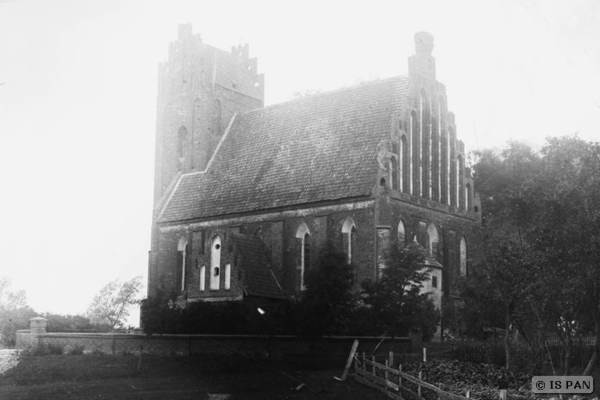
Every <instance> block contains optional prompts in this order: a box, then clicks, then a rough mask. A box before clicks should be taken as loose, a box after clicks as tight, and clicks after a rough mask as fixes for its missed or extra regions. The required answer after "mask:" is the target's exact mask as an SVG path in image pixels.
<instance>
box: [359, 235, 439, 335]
mask: <svg viewBox="0 0 600 400" xmlns="http://www.w3.org/2000/svg"><path fill="white" fill-rule="evenodd" d="M384 262H385V268H384V269H383V270H382V272H381V279H379V280H378V281H377V282H373V281H366V282H364V283H363V291H362V293H361V297H362V298H361V300H362V304H363V307H364V308H366V309H367V313H368V314H370V318H371V321H372V327H373V331H374V333H375V334H378V335H380V334H382V333H387V334H388V335H391V336H407V335H409V334H410V333H411V332H420V333H421V335H422V336H423V339H425V340H427V339H429V338H431V337H432V335H433V334H434V333H435V330H436V328H437V324H438V320H439V313H438V312H437V310H435V307H434V305H433V302H432V301H431V299H430V298H429V295H428V294H427V293H423V292H422V291H421V289H422V288H423V282H425V281H426V280H428V279H429V272H428V271H427V270H426V269H425V268H424V265H425V263H424V256H423V254H422V253H421V249H420V247H419V246H418V245H417V244H410V245H408V246H407V247H405V248H400V247H399V245H398V243H396V242H393V243H392V244H391V246H390V248H389V249H388V251H387V254H386V256H385V260H384Z"/></svg>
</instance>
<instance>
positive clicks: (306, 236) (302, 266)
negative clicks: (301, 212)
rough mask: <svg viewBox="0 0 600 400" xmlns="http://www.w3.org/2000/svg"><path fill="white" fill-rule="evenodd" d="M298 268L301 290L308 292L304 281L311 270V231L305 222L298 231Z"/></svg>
mask: <svg viewBox="0 0 600 400" xmlns="http://www.w3.org/2000/svg"><path fill="white" fill-rule="evenodd" d="M296 268H297V269H298V270H299V273H300V276H299V278H300V290H306V285H305V281H304V279H305V275H306V272H307V271H308V269H309V268H310V231H309V229H308V226H307V225H306V224H305V223H304V222H303V223H301V224H300V226H299V227H298V229H297V230H296Z"/></svg>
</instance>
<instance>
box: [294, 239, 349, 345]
mask: <svg viewBox="0 0 600 400" xmlns="http://www.w3.org/2000/svg"><path fill="white" fill-rule="evenodd" d="M347 260H348V257H347V255H346V254H345V253H343V252H341V251H339V250H337V249H336V248H334V247H333V246H332V245H328V246H326V247H325V249H324V250H322V251H321V253H320V254H319V259H318V262H317V268H315V269H311V270H310V271H309V272H308V273H307V276H306V291H305V292H304V293H303V294H302V298H301V300H300V302H299V304H298V308H297V319H298V321H297V326H298V329H299V330H300V335H301V336H305V337H310V338H316V337H320V336H322V335H331V334H336V333H337V334H339V333H344V332H345V330H346V328H347V327H348V324H349V321H350V318H351V315H352V312H353V310H354V303H355V301H354V297H353V295H352V284H353V282H352V266H351V265H350V264H348V262H347Z"/></svg>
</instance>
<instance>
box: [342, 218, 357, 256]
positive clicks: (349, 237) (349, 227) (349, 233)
mask: <svg viewBox="0 0 600 400" xmlns="http://www.w3.org/2000/svg"><path fill="white" fill-rule="evenodd" d="M342 237H343V238H344V250H345V251H346V254H347V261H348V264H352V263H353V262H354V263H356V250H357V249H356V224H355V223H354V221H353V220H352V218H350V217H348V218H346V220H345V221H344V225H342Z"/></svg>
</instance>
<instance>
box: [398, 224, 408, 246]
mask: <svg viewBox="0 0 600 400" xmlns="http://www.w3.org/2000/svg"><path fill="white" fill-rule="evenodd" d="M398 243H399V244H400V246H401V247H404V244H405V243H406V229H405V228H404V221H402V220H400V222H398Z"/></svg>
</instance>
